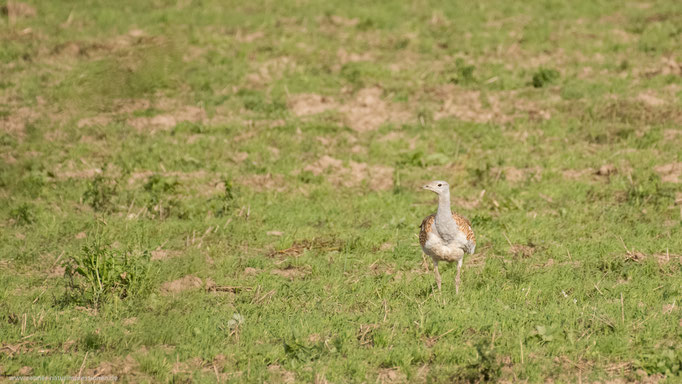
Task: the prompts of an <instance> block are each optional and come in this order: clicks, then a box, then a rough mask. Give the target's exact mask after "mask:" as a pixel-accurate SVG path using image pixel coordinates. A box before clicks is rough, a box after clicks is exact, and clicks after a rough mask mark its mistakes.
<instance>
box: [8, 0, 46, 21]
mask: <svg viewBox="0 0 682 384" xmlns="http://www.w3.org/2000/svg"><path fill="white" fill-rule="evenodd" d="M37 13H38V12H37V11H36V9H35V7H33V6H31V5H28V4H26V3H22V2H19V1H7V4H4V5H2V6H0V14H2V15H5V16H7V19H8V20H9V23H10V25H12V24H14V23H15V22H16V20H17V19H19V18H28V17H33V16H35V15H36V14H37Z"/></svg>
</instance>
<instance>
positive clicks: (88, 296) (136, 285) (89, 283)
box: [64, 240, 150, 307]
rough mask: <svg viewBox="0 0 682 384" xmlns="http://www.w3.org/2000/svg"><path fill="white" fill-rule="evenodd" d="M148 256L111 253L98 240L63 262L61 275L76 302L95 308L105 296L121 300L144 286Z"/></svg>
mask: <svg viewBox="0 0 682 384" xmlns="http://www.w3.org/2000/svg"><path fill="white" fill-rule="evenodd" d="M149 260H150V253H149V252H147V251H144V252H130V251H119V250H114V249H112V248H111V247H109V246H107V245H105V244H104V243H102V242H101V240H96V241H95V242H93V243H92V244H88V245H86V246H84V247H83V249H82V251H81V252H80V253H78V254H76V255H75V256H72V257H71V258H70V259H69V260H67V261H66V262H65V263H64V268H65V271H64V275H65V276H66V277H67V278H68V279H69V288H70V290H71V291H72V292H76V293H77V296H76V299H77V300H82V301H84V302H86V303H88V304H91V305H94V306H95V307H97V306H99V304H100V303H101V302H103V301H104V300H106V299H107V298H109V297H112V296H116V297H118V298H120V299H125V298H127V297H130V296H134V295H136V294H139V293H142V292H143V291H144V290H145V289H146V288H147V286H148V278H149V270H150V263H149Z"/></svg>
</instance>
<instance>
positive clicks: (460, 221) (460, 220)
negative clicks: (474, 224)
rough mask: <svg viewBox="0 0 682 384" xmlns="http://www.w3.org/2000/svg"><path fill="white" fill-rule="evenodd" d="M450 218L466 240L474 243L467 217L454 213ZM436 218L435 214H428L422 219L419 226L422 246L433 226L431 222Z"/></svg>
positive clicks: (474, 238)
mask: <svg viewBox="0 0 682 384" xmlns="http://www.w3.org/2000/svg"><path fill="white" fill-rule="evenodd" d="M452 218H453V219H454V220H455V222H456V223H457V227H459V230H460V231H462V232H463V233H464V234H465V235H466V237H467V240H468V241H471V242H473V244H474V245H475V244H476V235H474V231H473V230H472V229H471V222H470V221H469V219H467V218H466V217H464V216H460V215H458V214H456V213H453V214H452ZM435 219H436V214H435V213H434V214H432V215H428V216H426V218H424V220H423V221H422V223H421V225H420V226H419V229H420V230H419V244H420V245H421V246H422V247H423V246H424V245H425V244H426V239H427V237H428V235H429V232H431V228H432V227H433V222H434V220H435Z"/></svg>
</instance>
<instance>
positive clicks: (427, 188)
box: [422, 185, 431, 190]
mask: <svg viewBox="0 0 682 384" xmlns="http://www.w3.org/2000/svg"><path fill="white" fill-rule="evenodd" d="M422 189H426V190H429V189H431V188H429V186H428V185H425V186H423V187H422Z"/></svg>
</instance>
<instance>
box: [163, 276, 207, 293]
mask: <svg viewBox="0 0 682 384" xmlns="http://www.w3.org/2000/svg"><path fill="white" fill-rule="evenodd" d="M202 285H203V282H202V281H201V279H200V278H198V277H196V276H193V275H187V276H185V277H182V278H180V279H177V280H173V281H168V282H165V283H163V284H161V292H162V293H163V294H174V293H181V292H184V291H186V290H190V289H197V288H201V287H202Z"/></svg>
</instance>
